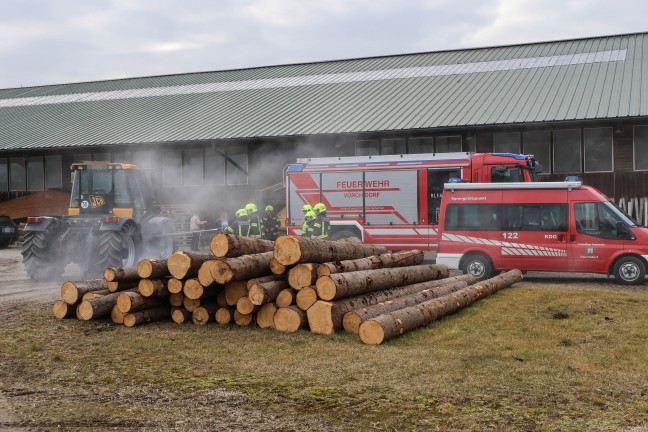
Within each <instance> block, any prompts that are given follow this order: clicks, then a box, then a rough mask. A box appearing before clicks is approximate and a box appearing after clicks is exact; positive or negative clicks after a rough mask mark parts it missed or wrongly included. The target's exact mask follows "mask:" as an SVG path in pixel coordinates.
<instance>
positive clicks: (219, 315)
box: [214, 306, 236, 325]
mask: <svg viewBox="0 0 648 432" xmlns="http://www.w3.org/2000/svg"><path fill="white" fill-rule="evenodd" d="M235 310H236V309H235V308H233V307H232V306H228V307H221V308H218V310H216V313H215V314H214V315H215V317H216V322H217V323H218V324H220V325H227V324H229V323H231V322H232V320H233V319H234V311H235Z"/></svg>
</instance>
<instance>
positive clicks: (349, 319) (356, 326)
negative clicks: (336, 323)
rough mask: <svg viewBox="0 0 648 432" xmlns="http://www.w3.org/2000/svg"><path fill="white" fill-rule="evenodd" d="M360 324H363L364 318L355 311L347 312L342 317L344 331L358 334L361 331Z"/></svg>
mask: <svg viewBox="0 0 648 432" xmlns="http://www.w3.org/2000/svg"><path fill="white" fill-rule="evenodd" d="M360 324H362V318H360V315H358V314H357V313H355V312H353V311H351V312H347V313H345V314H344V318H342V325H343V326H344V331H347V332H349V333H354V334H358V331H360Z"/></svg>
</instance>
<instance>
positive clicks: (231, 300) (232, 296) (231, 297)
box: [225, 281, 248, 306]
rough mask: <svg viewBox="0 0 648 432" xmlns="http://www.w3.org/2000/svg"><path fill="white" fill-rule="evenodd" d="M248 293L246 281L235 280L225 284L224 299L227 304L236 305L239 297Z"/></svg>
mask: <svg viewBox="0 0 648 432" xmlns="http://www.w3.org/2000/svg"><path fill="white" fill-rule="evenodd" d="M247 295H248V289H247V282H245V281H236V282H230V283H228V284H227V285H225V301H226V302H227V305H228V306H236V302H238V300H239V299H240V298H241V297H246V296H247Z"/></svg>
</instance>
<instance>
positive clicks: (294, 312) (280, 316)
mask: <svg viewBox="0 0 648 432" xmlns="http://www.w3.org/2000/svg"><path fill="white" fill-rule="evenodd" d="M305 324H306V313H305V312H304V311H303V310H301V309H298V308H296V307H294V306H293V307H287V308H279V309H277V311H276V312H275V314H274V325H275V328H276V329H277V330H279V331H281V332H288V333H294V332H296V331H297V330H299V329H300V328H302V327H304V325H305Z"/></svg>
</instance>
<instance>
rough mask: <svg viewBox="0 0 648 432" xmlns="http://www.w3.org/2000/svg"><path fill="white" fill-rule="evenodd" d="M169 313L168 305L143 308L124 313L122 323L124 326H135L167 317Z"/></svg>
mask: <svg viewBox="0 0 648 432" xmlns="http://www.w3.org/2000/svg"><path fill="white" fill-rule="evenodd" d="M170 315H171V310H170V309H169V307H168V306H159V307H156V308H152V309H144V310H141V311H138V312H132V313H128V314H126V316H125V317H124V325H125V326H126V327H135V326H138V325H141V324H146V323H150V322H154V321H162V320H165V319H168V318H169V316H170Z"/></svg>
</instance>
